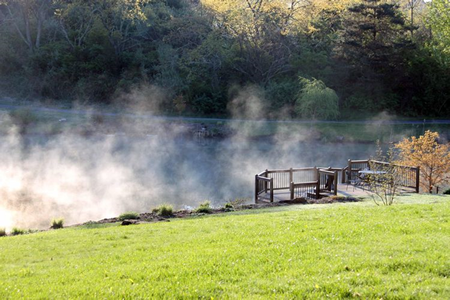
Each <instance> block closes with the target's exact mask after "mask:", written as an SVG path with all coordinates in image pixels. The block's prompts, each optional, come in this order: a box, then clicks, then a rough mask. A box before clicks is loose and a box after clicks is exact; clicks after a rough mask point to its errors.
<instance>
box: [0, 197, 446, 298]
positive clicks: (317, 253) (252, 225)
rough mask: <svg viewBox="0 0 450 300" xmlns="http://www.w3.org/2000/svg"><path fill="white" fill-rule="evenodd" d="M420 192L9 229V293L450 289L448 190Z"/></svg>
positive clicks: (1, 258)
mask: <svg viewBox="0 0 450 300" xmlns="http://www.w3.org/2000/svg"><path fill="white" fill-rule="evenodd" d="M421 199H422V201H418V202H419V203H416V204H411V202H410V201H407V200H404V201H403V203H402V204H397V205H394V206H392V207H376V206H375V205H373V204H372V203H370V202H365V203H358V204H340V205H311V206H291V207H282V208H275V209H266V210H258V211H256V210H255V211H245V212H240V213H230V214H225V215H216V216H205V217H199V218H193V219H184V220H173V221H172V222H162V223H155V224H146V225H137V226H129V227H121V226H118V225H109V226H108V225H104V226H99V225H91V226H84V227H78V228H69V229H62V230H55V231H48V232H42V233H38V234H31V235H25V236H15V237H5V238H0V265H1V266H2V268H0V282H1V283H2V284H1V286H0V298H2V299H5V298H6V299H8V298H12V299H17V298H21V297H23V298H140V297H145V298H151V297H153V298H154V297H168V298H180V297H183V298H185V297H186V298H207V299H212V298H228V297H230V298H248V297H251V298H268V297H273V296H277V297H280V298H284V297H296V296H301V297H307V298H323V297H332V298H338V297H339V298H346V297H362V298H378V299H379V298H383V299H390V298H422V299H430V298H442V299H443V298H447V299H448V298H449V297H450V278H449V277H450V252H449V251H448V246H449V245H450V223H449V219H450V201H448V198H446V197H442V196H441V197H438V196H437V198H436V197H428V198H425V199H424V198H421ZM405 201H406V202H405Z"/></svg>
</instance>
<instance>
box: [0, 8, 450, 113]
mask: <svg viewBox="0 0 450 300" xmlns="http://www.w3.org/2000/svg"><path fill="white" fill-rule="evenodd" d="M0 53H1V55H0V96H1V97H11V98H14V99H33V100H39V101H45V102H47V103H56V104H57V103H63V102H64V103H66V102H78V103H83V104H116V103H120V104H127V103H128V102H132V101H133V99H134V98H136V97H141V98H144V99H147V101H149V102H152V103H156V105H157V109H158V112H160V113H163V114H171V115H195V116H225V117H226V116H227V115H228V114H229V113H230V110H231V109H234V110H236V109H237V110H239V106H240V105H246V104H245V102H247V101H251V100H249V99H250V96H249V95H251V96H254V97H258V99H262V103H263V109H261V110H260V112H262V113H259V114H258V116H257V117H264V118H273V119H279V118H306V119H349V118H355V117H356V116H367V115H371V114H372V115H374V114H376V113H379V112H382V111H385V112H388V113H391V114H395V115H397V116H403V117H412V118H419V117H420V118H424V117H427V118H444V117H446V116H448V115H449V114H450V2H449V1H448V0H432V1H423V0H397V1H382V0H333V1H332V0H314V1H310V0H92V1H87V0H0ZM236 98H241V101H237V102H236V101H234V100H235V99H236ZM152 105H153V106H152ZM152 105H150V106H152V107H153V108H154V104H152ZM231 106H234V107H231Z"/></svg>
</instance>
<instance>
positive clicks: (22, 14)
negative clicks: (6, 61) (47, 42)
mask: <svg viewBox="0 0 450 300" xmlns="http://www.w3.org/2000/svg"><path fill="white" fill-rule="evenodd" d="M52 4H53V3H52V1H51V0H4V1H0V7H1V6H4V7H5V10H6V12H7V15H8V17H9V18H8V21H10V22H11V24H12V25H13V26H14V28H15V30H16V32H17V34H18V35H19V36H20V38H21V39H22V41H23V42H24V43H25V44H26V45H27V47H28V49H29V50H30V51H31V52H34V51H35V50H36V49H39V47H40V46H41V40H42V34H43V30H44V22H45V21H46V20H47V19H48V18H49V17H50V16H51V13H50V11H51V8H52Z"/></svg>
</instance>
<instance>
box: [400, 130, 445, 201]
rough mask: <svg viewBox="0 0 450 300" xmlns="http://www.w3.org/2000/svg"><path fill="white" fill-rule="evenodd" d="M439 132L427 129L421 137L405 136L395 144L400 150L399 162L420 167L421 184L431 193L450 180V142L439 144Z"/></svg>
mask: <svg viewBox="0 0 450 300" xmlns="http://www.w3.org/2000/svg"><path fill="white" fill-rule="evenodd" d="M438 140H439V133H437V132H431V131H429V130H427V131H426V132H425V134H424V135H421V136H420V137H419V138H416V137H414V136H413V137H411V138H405V139H403V140H402V141H401V142H399V143H397V144H396V145H395V148H396V149H398V151H399V160H398V162H397V163H398V164H403V165H406V166H412V167H416V166H418V167H420V179H421V181H420V185H421V187H422V188H423V189H425V190H427V191H428V192H429V193H431V192H432V190H433V188H434V187H436V186H438V185H439V184H440V183H443V182H444V181H446V180H448V177H447V176H448V173H449V172H450V144H439V143H438Z"/></svg>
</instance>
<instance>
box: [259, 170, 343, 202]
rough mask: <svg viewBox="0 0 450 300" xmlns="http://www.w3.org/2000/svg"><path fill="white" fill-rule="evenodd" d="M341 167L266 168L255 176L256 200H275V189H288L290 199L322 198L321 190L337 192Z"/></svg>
mask: <svg viewBox="0 0 450 300" xmlns="http://www.w3.org/2000/svg"><path fill="white" fill-rule="evenodd" d="M340 171H341V169H333V168H316V167H314V168H299V169H292V168H291V169H286V170H265V171H264V172H261V173H259V174H257V175H256V176H255V202H258V201H259V200H268V201H270V202H273V200H274V191H278V190H287V191H289V192H290V200H294V199H296V198H301V197H304V198H316V199H317V198H320V195H321V192H326V193H330V194H331V193H332V194H334V195H336V194H337V183H338V176H339V174H340Z"/></svg>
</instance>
